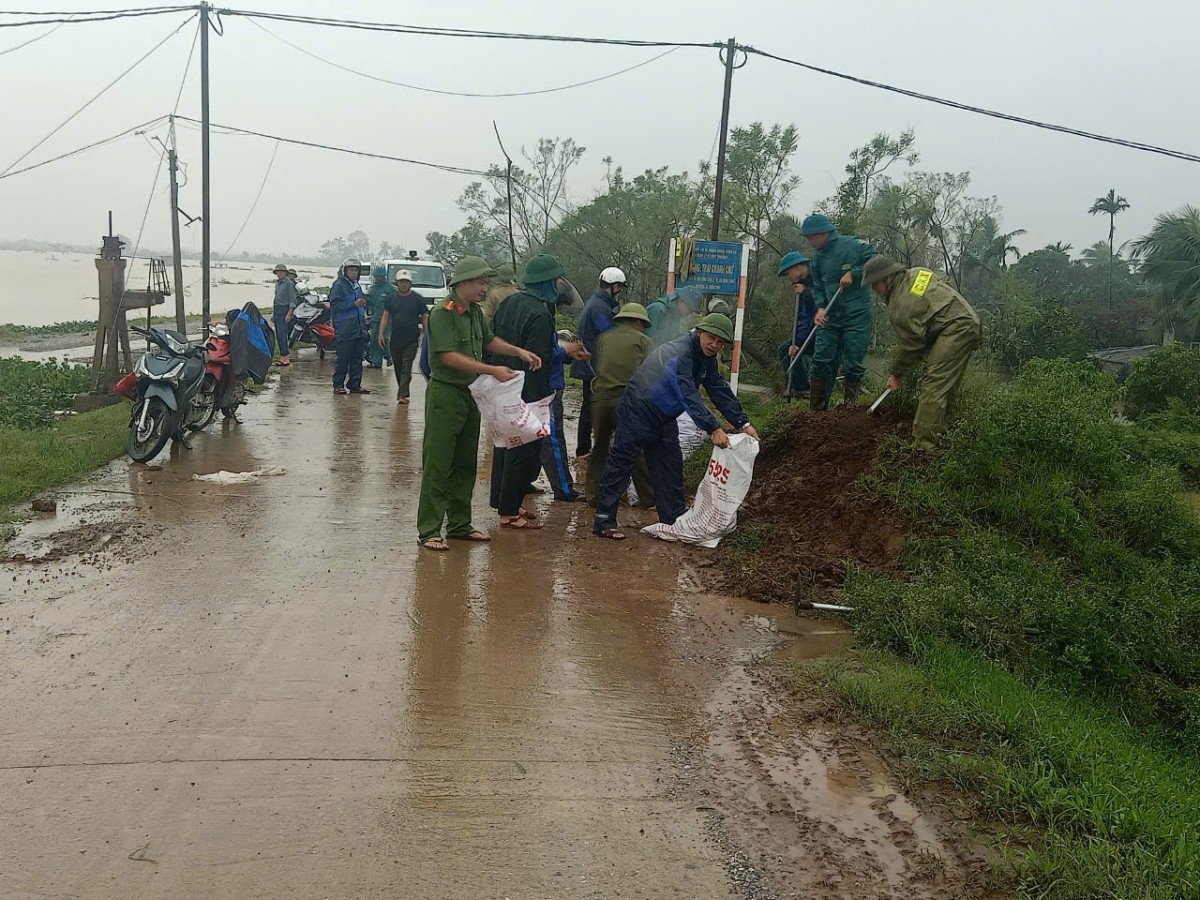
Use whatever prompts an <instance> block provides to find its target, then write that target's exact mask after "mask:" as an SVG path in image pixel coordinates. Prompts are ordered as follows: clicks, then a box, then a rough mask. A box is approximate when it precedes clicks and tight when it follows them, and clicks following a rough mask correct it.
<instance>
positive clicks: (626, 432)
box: [592, 313, 758, 541]
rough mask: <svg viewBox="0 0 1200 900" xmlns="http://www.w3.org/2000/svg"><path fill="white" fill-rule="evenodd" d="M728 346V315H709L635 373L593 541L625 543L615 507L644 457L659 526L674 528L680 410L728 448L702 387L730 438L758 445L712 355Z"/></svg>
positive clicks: (678, 502) (679, 483) (679, 510)
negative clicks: (739, 437) (729, 428)
mask: <svg viewBox="0 0 1200 900" xmlns="http://www.w3.org/2000/svg"><path fill="white" fill-rule="evenodd" d="M732 341H733V322H731V321H730V320H729V317H728V316H723V315H721V314H720V313H710V314H709V315H707V316H705V317H704V318H703V319H701V320H700V322H699V323H698V324H697V325H696V330H695V331H694V332H692V333H690V334H685V335H684V336H683V337H681V338H677V339H676V340H674V341H670V342H668V343H666V344H663V345H662V346H661V347H657V348H655V350H654V352H653V353H651V354H650V356H648V357H647V358H646V361H645V362H643V363H642V364H641V366H639V367H638V370H637V371H636V372H635V373H634V374H633V378H631V379H630V381H629V384H628V385H627V386H626V387H625V393H624V394H623V395H622V397H621V405H620V406H619V407H618V408H617V436H616V439H615V440H614V442H613V445H612V449H611V450H610V451H609V453H608V462H607V463H606V464H605V466H604V474H603V475H601V477H600V497H599V502H598V504H597V506H596V520H595V523H594V524H593V526H592V533H593V534H595V535H597V536H599V537H604V538H609V539H611V540H614V541H623V540H624V539H625V535H624V533H622V532H621V531H620V529H619V528H618V527H617V506H618V504H620V502H621V497H622V496H623V495H624V493H625V491H626V490H628V488H629V479H630V477H631V476H632V474H633V466H634V464H635V463H636V462H637V459H638V457H639V456H640V455H641V454H642V453H645V455H646V463H647V465H649V467H650V479H651V481H653V482H654V499H655V503H656V505H657V507H658V519H659V521H660V522H665V523H666V524H668V525H671V524H674V522H675V520H676V519H678V518H679V517H680V516H681V515H683V513H684V512H685V511H686V509H687V504H686V501H685V499H684V495H683V451H682V450H681V449H680V447H679V428H678V425H677V424H676V419H678V418H679V416H680V415H681V414H682V413H683V412H685V411H686V412H687V413H688V414H689V415H691V417H692V419H693V420H694V421H695V422H696V425H697V426H699V427H700V428H701V429H703V430H704V431H706V432H707V433H708V434H709V435H710V436H711V437H712V442H713V444H714V445H716V446H717V447H728V446H729V435H728V434H726V433H725V430H724V429H723V428H722V427H721V423H720V422H718V421H717V419H716V417H715V416H714V415H713V414H712V413H711V412H710V411H709V409H708V407H707V406H706V405H705V404H704V400H703V399H702V398H701V396H700V388H701V387H703V388H704V390H705V392H706V393H707V394H708V397H709V399H710V400H712V402H713V405H714V406H716V407H717V409H718V410H720V412H721V415H723V416H724V417H725V418H726V419H727V420H728V421H729V424H730V425H731V426H732V428H733V430H734V431H741V432H743V433H744V434H748V435H750V436H751V437H753V438H755V439H757V438H758V432H757V431H755V430H754V426H752V425H751V424H750V418H749V416H747V415H746V413H745V411H744V410H743V409H742V406H741V404H740V403H738V401H737V397H735V396H734V395H733V391H731V390H730V389H729V385H728V384H726V383H725V379H723V378H722V377H721V373H720V371H719V370H718V369H717V354H719V353H720V352H721V349H722V348H723V347H724V346H725V344H726V343H727V342H732Z"/></svg>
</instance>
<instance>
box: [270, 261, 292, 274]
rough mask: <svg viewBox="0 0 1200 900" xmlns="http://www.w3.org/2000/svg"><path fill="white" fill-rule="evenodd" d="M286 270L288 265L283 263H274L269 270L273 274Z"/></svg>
mask: <svg viewBox="0 0 1200 900" xmlns="http://www.w3.org/2000/svg"><path fill="white" fill-rule="evenodd" d="M287 270H288V267H287V266H285V265H284V264H283V263H275V268H273V269H272V270H271V274H275V273H276V272H286V271H287Z"/></svg>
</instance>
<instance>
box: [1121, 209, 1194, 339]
mask: <svg viewBox="0 0 1200 900" xmlns="http://www.w3.org/2000/svg"><path fill="white" fill-rule="evenodd" d="M1133 255H1134V257H1135V258H1136V259H1140V260H1141V263H1142V269H1141V274H1142V277H1143V278H1144V279H1145V280H1146V281H1147V282H1148V283H1149V284H1151V285H1153V286H1154V287H1155V288H1157V290H1158V297H1159V303H1160V308H1159V316H1158V323H1157V324H1158V327H1159V330H1160V331H1161V332H1162V333H1163V334H1164V335H1166V336H1168V337H1169V338H1173V337H1174V335H1175V334H1176V333H1177V332H1187V333H1188V334H1191V335H1195V334H1196V331H1197V328H1198V327H1200V209H1197V208H1196V207H1194V206H1185V207H1183V208H1182V209H1180V210H1177V211H1176V212H1170V213H1163V214H1162V215H1160V216H1158V217H1157V218H1156V219H1155V220H1154V227H1153V228H1152V229H1151V231H1150V233H1149V234H1148V235H1146V236H1145V237H1143V238H1142V239H1141V240H1140V241H1137V242H1136V243H1135V244H1134V247H1133Z"/></svg>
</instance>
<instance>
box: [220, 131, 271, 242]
mask: <svg viewBox="0 0 1200 900" xmlns="http://www.w3.org/2000/svg"><path fill="white" fill-rule="evenodd" d="M278 155H279V141H276V142H275V149H274V150H273V151H272V152H271V161H270V162H269V163H267V171H266V172H264V173H263V179H262V184H260V185H259V186H258V193H257V194H255V195H254V202H253V203H251V204H250V211H249V212H248V213H246V218H245V219H244V220H243V221H242V227H241V228H239V229H238V232H237V234H236V235H234V237H233V240H232V241H230V242H229V246H228V247H226V248H225V252H224V253H222V254H221V259H225V258H226V257H228V256H229V252H230V251H231V250H233V248H234V247H235V246H236V245H237V242H238V239H239V238H241V236H242V232H243V231H245V230H246V226H247V225H249V224H250V217H251V216H252V215H254V210H255V209H257V208H258V201H259V198H261V197H262V195H263V189H264V188H265V187H266V186H267V178H268V177H270V175H271V168H272V167H273V166H274V165H275V157H276V156H278Z"/></svg>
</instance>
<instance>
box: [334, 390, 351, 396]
mask: <svg viewBox="0 0 1200 900" xmlns="http://www.w3.org/2000/svg"><path fill="white" fill-rule="evenodd" d="M333 392H334V393H335V394H338V395H342V394H349V393H350V392H349V391H348V390H346V389H345V388H334V389H333Z"/></svg>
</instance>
